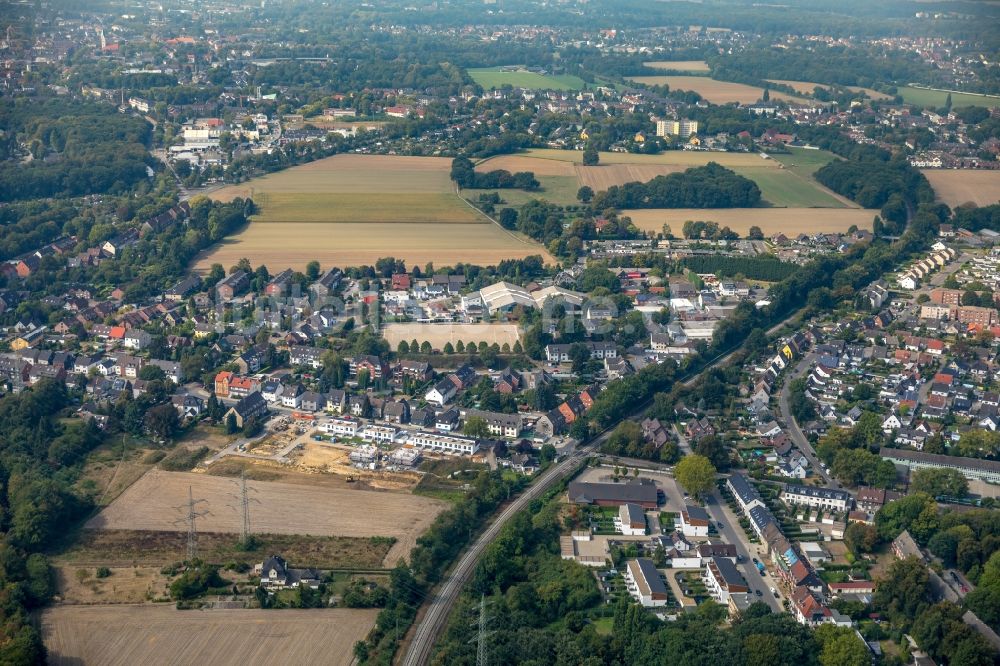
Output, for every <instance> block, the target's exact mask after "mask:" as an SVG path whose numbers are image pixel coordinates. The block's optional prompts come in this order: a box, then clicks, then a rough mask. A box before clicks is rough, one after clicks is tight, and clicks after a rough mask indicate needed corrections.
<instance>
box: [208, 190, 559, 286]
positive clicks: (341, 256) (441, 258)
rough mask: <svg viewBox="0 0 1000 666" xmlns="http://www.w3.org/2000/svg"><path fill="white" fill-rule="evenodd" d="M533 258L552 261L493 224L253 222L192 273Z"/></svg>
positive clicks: (540, 250)
mask: <svg viewBox="0 0 1000 666" xmlns="http://www.w3.org/2000/svg"><path fill="white" fill-rule="evenodd" d="M463 205H465V204H463ZM533 254H537V255H541V256H542V259H543V260H544V261H546V262H550V263H551V262H554V261H555V260H554V259H553V258H552V256H551V255H550V254H549V253H548V252H547V251H546V250H545V248H543V247H542V246H541V245H538V244H537V243H534V242H531V241H527V240H521V239H520V238H519V237H517V236H514V235H512V234H510V233H508V232H506V231H504V230H503V229H501V228H500V227H499V226H497V225H495V224H455V223H448V224H385V223H378V222H360V223H346V222H345V223H341V222H336V223H330V224H325V225H321V224H315V223H309V222H306V223H297V222H287V223H284V224H259V225H255V224H252V223H251V224H250V225H249V226H248V227H247V229H246V231H244V232H243V233H241V234H240V235H239V236H237V237H236V238H234V239H232V240H227V241H223V242H222V243H221V244H220V245H219V246H217V247H216V249H215V250H213V251H212V252H211V253H210V254H208V255H205V256H204V257H202V258H201V259H200V260H199V261H198V263H197V264H196V268H197V269H199V270H203V271H205V270H208V269H209V268H210V267H211V265H212V264H213V263H221V264H222V265H223V266H231V265H233V264H234V263H236V262H237V261H239V260H240V258H241V257H253V258H254V261H257V262H261V263H265V264H267V265H268V266H270V267H272V268H276V267H281V268H284V267H289V268H293V269H297V270H303V269H304V268H305V266H306V264H308V263H309V262H310V261H312V260H313V259H315V260H317V261H319V262H320V264H322V265H323V266H360V265H362V264H368V265H373V264H374V263H375V261H376V260H378V259H380V258H381V257H390V256H391V257H396V258H397V259H402V260H404V261H405V262H406V264H407V265H408V266H413V265H418V264H419V265H420V266H423V265H424V264H426V263H427V262H434V263H435V264H437V265H438V266H447V265H454V264H457V263H459V262H461V263H474V264H479V265H481V266H487V265H490V264H494V265H495V264H496V263H497V262H499V261H500V260H501V259H515V258H523V257H527V256H530V255H533Z"/></svg>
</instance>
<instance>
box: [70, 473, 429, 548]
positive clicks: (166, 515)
mask: <svg viewBox="0 0 1000 666" xmlns="http://www.w3.org/2000/svg"><path fill="white" fill-rule="evenodd" d="M247 486H248V487H249V488H250V493H251V495H252V496H253V497H254V499H256V500H258V502H259V503H255V504H254V505H253V506H252V507H251V518H250V521H251V526H252V529H253V530H254V531H255V532H261V533H272V534H316V535H327V536H348V537H369V536H391V537H396V538H397V539H398V541H397V542H396V545H395V546H394V547H393V548H392V550H391V551H390V552H389V553H388V555H387V556H386V561H387V562H392V563H394V562H395V560H396V559H398V558H400V557H405V556H406V555H408V554H409V552H410V550H411V549H412V548H413V545H414V543H415V542H416V538H417V537H418V536H419V535H421V534H423V532H424V531H425V530H426V529H427V528H428V526H430V524H431V522H433V520H434V518H435V517H436V516H437V514H438V513H440V512H441V511H442V510H443V509H444V508H445V506H446V504H445V503H444V502H439V501H436V500H433V499H430V498H426V497H418V496H415V495H410V494H404V493H392V492H377V491H371V490H351V489H339V488H321V487H311V486H306V485H298V484H291V483H280V482H269V481H248V482H247ZM189 487H190V488H191V490H192V493H193V495H194V498H195V499H196V500H199V499H201V500H205V501H204V502H201V503H199V505H198V508H199V509H200V510H202V509H203V510H207V511H208V512H209V513H208V514H207V515H205V516H203V517H201V518H199V520H198V529H200V530H204V531H207V532H223V533H225V532H229V533H238V532H239V531H240V525H241V522H242V516H241V514H240V512H239V510H238V509H237V507H238V501H237V491H238V489H239V485H238V483H237V482H236V481H235V480H233V479H226V478H222V477H214V476H208V475H205V474H195V473H187V472H163V471H160V470H152V471H150V472H149V473H147V474H146V475H145V476H144V477H142V478H141V479H140V480H139V481H137V482H136V483H135V484H133V485H132V487H131V488H129V489H128V490H126V491H125V492H124V493H122V494H121V495H120V496H119V497H118V499H117V500H115V501H114V502H113V503H112V504H111V505H110V506H108V507H107V508H105V509H104V510H103V511H101V512H100V513H99V514H98V515H96V516H95V517H93V518H91V519H90V521H88V522H87V524H86V527H87V528H89V529H119V530H152V531H176V530H178V529H183V527H181V528H179V527H178V523H177V519H178V518H180V517H181V516H182V513H183V512H182V511H181V510H179V509H178V507H184V506H185V505H186V504H187V501H188V488H189Z"/></svg>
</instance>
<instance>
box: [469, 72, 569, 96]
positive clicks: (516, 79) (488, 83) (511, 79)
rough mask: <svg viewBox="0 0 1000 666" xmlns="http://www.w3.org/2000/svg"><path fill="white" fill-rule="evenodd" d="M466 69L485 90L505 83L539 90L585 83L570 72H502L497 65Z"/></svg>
mask: <svg viewBox="0 0 1000 666" xmlns="http://www.w3.org/2000/svg"><path fill="white" fill-rule="evenodd" d="M468 71H469V76H471V77H472V80H473V81H475V82H476V83H478V84H479V85H481V86H482V87H483V88H486V89H487V90H490V89H492V88H502V87H503V86H505V85H509V86H513V87H515V88H534V89H539V90H544V89H549V90H580V89H581V88H585V87H586V85H587V84H586V83H585V82H584V80H583V79H581V78H579V77H577V76H572V75H570V74H560V75H555V76H549V75H542V74H535V73H534V72H527V71H521V72H502V71H500V68H499V67H488V68H483V69H470V70H468Z"/></svg>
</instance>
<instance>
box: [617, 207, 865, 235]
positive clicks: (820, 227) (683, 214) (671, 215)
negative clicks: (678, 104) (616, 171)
mask: <svg viewBox="0 0 1000 666" xmlns="http://www.w3.org/2000/svg"><path fill="white" fill-rule="evenodd" d="M622 214H623V215H628V216H629V217H630V218H632V222H633V224H635V226H637V227H638V228H640V229H643V230H646V231H653V232H660V231H662V230H663V225H664V224H668V225H670V228H671V231H672V232H673V233H674V234H675V235H680V233H681V228H682V227H683V226H684V223H685V222H686V221H688V220H695V221H704V222H717V223H718V224H719V226H720V227H723V226H728V227H729V228H730V229H732V230H733V231H735V232H736V233H738V234H739V235H740V236H744V237H745V236H746V235H747V234H748V233H749V231H750V227H751V226H758V227H760V228H761V230H762V231H763V232H764V234H766V235H771V234H776V233H779V232H780V233H784V234H785V235H787V236H797V235H798V234H800V233H806V234H814V233H834V232H844V231H847V229H848V228H849V227H850V226H851V225H857V227H858V228H859V229H871V226H872V219H873V218H874V216H875V212H874V211H870V210H865V209H863V208H853V209H852V208H715V209H704V208H672V209H665V208H647V209H633V210H624V211H622Z"/></svg>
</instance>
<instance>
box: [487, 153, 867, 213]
mask: <svg viewBox="0 0 1000 666" xmlns="http://www.w3.org/2000/svg"><path fill="white" fill-rule="evenodd" d="M773 157H774V159H765V158H762V157H761V156H760V155H759V154H757V153H722V152H709V151H694V150H672V151H665V152H663V153H660V154H658V155H637V154H632V153H601V160H600V165H599V166H595V167H584V166H582V161H583V153H582V152H580V151H575V150H558V149H549V148H543V149H535V150H529V151H526V152H525V153H523V154H521V155H517V156H508V157H507V158H506V160H507V162H506V164H509V165H511V166H514V165H516V166H517V167H518V170H523V171H533V170H535V169H538V171H542V170H550V171H555V170H556V168H554V167H552V166H547V165H546V164H545V163H546V162H552V161H557V162H559V163H567V162H568V163H572V164H573V165H574V167H575V174H576V179H577V185H578V186H579V185H584V184H586V185H590V187H591V188H592V189H593V190H594V191H595V192H599V191H601V190H605V189H607V188H608V187H609V186H611V185H621V184H623V183H627V182H630V181H635V180H639V181H648V180H650V179H652V178H654V177H655V176H658V175H663V174H668V173H672V172H675V171H683V170H684V169H688V168H690V167H693V166H702V165H705V164H707V163H709V162H718V163H719V164H721V165H723V166H725V167H728V168H730V169H732V170H733V171H735V172H736V173H739V174H740V175H743V176H746V177H747V178H750V179H751V180H753V181H754V182H756V183H757V186H758V187H759V188H760V190H761V193H762V195H763V197H764V199H765V200H766V201H767V202H768V203H769V204H770V205H771V206H777V207H788V208H844V207H848V208H850V207H854V206H855V204H854V203H853V202H851V201H849V200H848V199H845V198H844V197H841V196H839V195H837V194H836V193H834V192H832V191H830V190H829V189H827V188H825V187H823V186H822V185H820V184H819V183H817V182H816V181H815V180H813V179H812V174H813V173H815V171H816V169H818V168H819V167H820V166H822V165H823V164H826V163H827V162H829V161H830V160H832V159H834V157H833V155H832V154H831V153H828V152H826V151H820V150H804V149H792V153H791V154H790V155H781V156H777V155H775V156H773ZM515 160H516V161H515ZM492 163H493V160H487V161H486V162H484V163H482V164H481V165H480V166H483V167H485V166H486V165H490V164H492ZM495 168H508V167H507V166H504V167H495ZM558 168H560V169H561V168H564V167H558ZM536 173H537V171H536ZM505 195H506V193H505V192H501V197H505ZM574 196H575V192H574Z"/></svg>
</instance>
